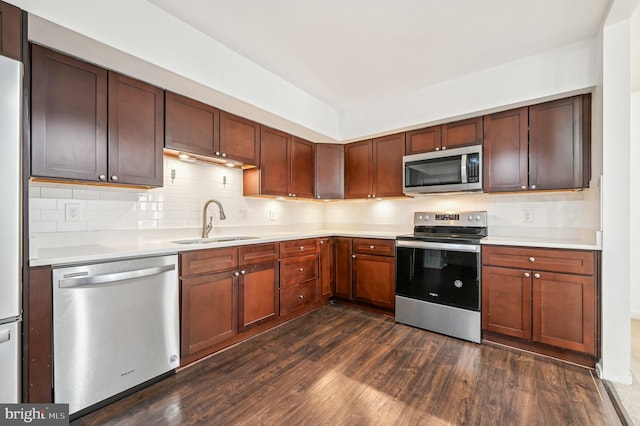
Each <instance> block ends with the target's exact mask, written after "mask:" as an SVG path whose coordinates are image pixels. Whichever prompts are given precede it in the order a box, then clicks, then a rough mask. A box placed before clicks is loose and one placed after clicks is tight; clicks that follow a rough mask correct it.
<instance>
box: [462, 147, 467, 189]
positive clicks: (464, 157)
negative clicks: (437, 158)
mask: <svg viewBox="0 0 640 426" xmlns="http://www.w3.org/2000/svg"><path fill="white" fill-rule="evenodd" d="M460 178H461V179H460V180H461V182H460V183H467V154H462V156H461V160H460Z"/></svg>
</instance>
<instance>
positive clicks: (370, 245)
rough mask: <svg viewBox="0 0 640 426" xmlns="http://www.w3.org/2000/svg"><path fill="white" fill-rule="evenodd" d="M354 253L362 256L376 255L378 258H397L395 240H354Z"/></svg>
mask: <svg viewBox="0 0 640 426" xmlns="http://www.w3.org/2000/svg"><path fill="white" fill-rule="evenodd" d="M353 252H354V253H361V254H375V255H378V256H395V255H396V242H395V240H378V239H371V238H354V239H353Z"/></svg>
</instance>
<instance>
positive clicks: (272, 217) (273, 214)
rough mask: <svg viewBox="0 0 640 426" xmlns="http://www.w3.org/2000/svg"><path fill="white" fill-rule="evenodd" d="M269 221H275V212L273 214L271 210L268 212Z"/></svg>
mask: <svg viewBox="0 0 640 426" xmlns="http://www.w3.org/2000/svg"><path fill="white" fill-rule="evenodd" d="M269 220H270V221H275V220H276V212H274V211H273V210H269Z"/></svg>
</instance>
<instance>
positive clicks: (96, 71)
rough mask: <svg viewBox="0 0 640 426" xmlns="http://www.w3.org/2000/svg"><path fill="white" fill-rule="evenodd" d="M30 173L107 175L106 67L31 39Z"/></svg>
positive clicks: (103, 178)
mask: <svg viewBox="0 0 640 426" xmlns="http://www.w3.org/2000/svg"><path fill="white" fill-rule="evenodd" d="M31 76H32V77H31V78H32V97H31V108H32V114H33V116H32V121H31V174H32V175H33V176H40V177H52V178H64V179H75V180H88V181H106V180H107V71H106V70H104V69H102V68H99V67H96V66H94V65H91V64H87V63H85V62H82V61H78V60H76V59H73V58H70V57H68V56H65V55H61V54H59V53H56V52H53V51H51V50H48V49H45V48H43V47H40V46H37V45H33V48H32V73H31Z"/></svg>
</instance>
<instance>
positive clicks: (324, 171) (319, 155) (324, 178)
mask: <svg viewBox="0 0 640 426" xmlns="http://www.w3.org/2000/svg"><path fill="white" fill-rule="evenodd" d="M316 198H323V199H328V200H331V199H342V198H344V145H341V144H329V143H318V144H316Z"/></svg>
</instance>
